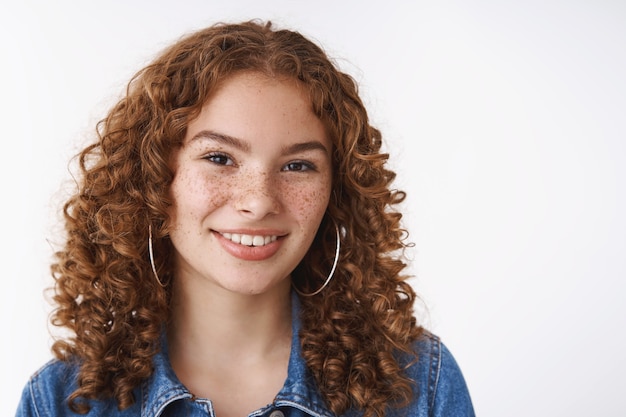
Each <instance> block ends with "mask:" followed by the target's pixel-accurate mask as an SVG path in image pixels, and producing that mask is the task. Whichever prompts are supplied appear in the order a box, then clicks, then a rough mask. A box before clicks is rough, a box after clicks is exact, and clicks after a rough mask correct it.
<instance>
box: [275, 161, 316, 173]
mask: <svg viewBox="0 0 626 417" xmlns="http://www.w3.org/2000/svg"><path fill="white" fill-rule="evenodd" d="M311 170H315V166H314V165H313V164H311V163H310V162H304V161H294V162H289V163H288V164H287V165H285V167H284V168H283V171H311Z"/></svg>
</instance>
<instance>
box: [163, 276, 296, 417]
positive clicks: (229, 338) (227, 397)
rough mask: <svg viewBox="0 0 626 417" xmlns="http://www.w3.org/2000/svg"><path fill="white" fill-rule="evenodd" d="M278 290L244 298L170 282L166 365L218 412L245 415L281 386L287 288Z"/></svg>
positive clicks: (224, 416)
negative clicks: (172, 287)
mask: <svg viewBox="0 0 626 417" xmlns="http://www.w3.org/2000/svg"><path fill="white" fill-rule="evenodd" d="M285 290H286V291H285ZM284 293H286V295H283V296H281V297H266V296H254V297H252V298H254V301H253V302H250V301H251V300H247V299H245V298H250V296H242V295H238V294H232V293H230V294H228V293H227V292H222V293H221V294H220V293H218V292H216V291H215V289H211V291H206V289H205V291H202V289H201V288H197V287H196V286H186V287H183V286H181V285H175V291H174V294H177V296H176V299H175V300H173V301H174V303H173V306H174V315H173V323H175V325H172V326H171V327H170V329H169V333H168V338H169V340H170V342H169V343H170V360H171V363H172V367H173V369H174V370H175V372H176V375H177V376H178V378H179V379H180V380H181V382H182V383H183V384H184V385H185V386H186V387H187V388H188V389H189V390H190V392H192V393H193V394H194V395H195V396H197V397H201V398H210V399H211V401H212V403H213V407H214V409H215V411H216V415H217V416H218V417H231V416H233V417H234V416H238V417H241V416H246V415H248V414H249V413H250V412H252V411H254V410H257V409H259V408H262V407H264V406H266V405H267V404H270V403H271V402H272V401H273V399H274V397H275V396H276V394H277V393H278V391H279V390H280V389H281V388H282V386H283V384H284V382H285V378H286V377H287V365H288V362H289V353H290V346H291V314H290V305H289V304H290V303H289V302H288V300H289V294H288V293H289V287H287V288H286V289H284Z"/></svg>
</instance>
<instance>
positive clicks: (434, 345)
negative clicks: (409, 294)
mask: <svg viewBox="0 0 626 417" xmlns="http://www.w3.org/2000/svg"><path fill="white" fill-rule="evenodd" d="M414 351H415V353H416V354H417V357H418V359H417V361H416V362H414V363H412V364H411V365H410V366H409V367H408V368H407V373H408V376H409V377H410V378H411V379H412V380H413V381H415V383H416V399H415V401H414V404H412V407H413V408H414V409H415V410H416V411H417V410H421V411H422V414H423V412H427V413H428V414H423V415H429V416H430V415H432V416H448V415H454V416H474V411H473V407H472V401H471V398H470V395H469V391H468V389H467V384H466V383H465V378H464V377H463V373H462V372H461V368H460V367H459V365H458V364H457V362H456V360H455V359H454V356H452V353H451V352H450V351H449V350H448V348H447V347H446V345H445V344H443V342H442V341H441V339H440V338H439V337H438V336H436V335H434V334H432V333H430V332H426V331H425V332H424V334H423V335H422V336H421V337H420V338H419V339H418V340H417V341H416V342H415V344H414ZM422 414H420V413H419V412H415V413H413V412H410V413H409V415H411V416H413V415H422Z"/></svg>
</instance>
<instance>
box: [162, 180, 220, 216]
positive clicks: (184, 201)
mask: <svg viewBox="0 0 626 417" xmlns="http://www.w3.org/2000/svg"><path fill="white" fill-rule="evenodd" d="M231 189H232V184H231V183H230V181H228V180H225V179H224V178H220V177H217V178H215V177H214V176H210V175H198V174H194V173H192V172H181V173H179V174H178V175H177V176H176V177H175V179H174V182H173V183H172V186H171V188H170V192H171V196H172V199H173V201H174V204H173V207H172V212H171V215H173V216H172V217H173V219H172V220H175V219H174V217H180V216H190V217H192V218H196V217H197V218H201V217H203V216H205V215H206V214H207V213H209V212H211V211H213V210H214V209H216V208H218V207H220V206H222V205H223V204H224V203H225V201H226V200H227V199H228V191H229V190H231ZM180 220H181V219H180V218H179V219H178V221H180ZM175 221H176V220H175Z"/></svg>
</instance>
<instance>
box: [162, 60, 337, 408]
mask: <svg viewBox="0 0 626 417" xmlns="http://www.w3.org/2000/svg"><path fill="white" fill-rule="evenodd" d="M331 149H332V144H331V142H330V140H329V138H328V136H327V133H326V129H325V128H324V126H323V124H322V122H321V121H320V120H319V119H318V118H317V117H316V116H315V115H314V114H313V112H312V110H311V104H310V100H309V99H308V97H307V95H306V94H305V93H304V92H303V90H302V88H301V86H299V85H298V84H297V81H295V80H285V79H270V78H267V77H265V76H262V75H258V74H250V73H245V74H239V75H235V76H233V77H232V78H229V79H227V80H226V81H225V82H224V84H223V85H222V86H221V88H220V89H218V91H217V92H216V93H215V94H214V95H213V97H212V98H211V99H210V100H209V101H208V102H207V104H206V105H205V106H204V108H203V110H202V112H201V113H200V115H199V116H198V118H197V119H196V120H194V121H192V122H191V123H190V124H189V126H188V129H187V135H186V137H185V140H184V143H183V146H182V147H181V148H180V149H179V150H177V152H176V154H175V155H174V157H173V163H172V164H173V168H174V172H175V176H174V180H173V182H172V186H171V189H170V193H171V195H172V200H173V204H172V207H171V212H170V219H171V229H170V238H171V241H172V244H173V246H174V276H175V277H174V279H173V283H172V285H173V287H172V317H171V321H170V323H169V328H168V345H169V353H170V361H171V364H172V367H173V369H174V372H175V373H176V375H177V376H178V378H179V379H180V380H181V382H182V383H183V384H184V385H185V386H186V387H187V388H188V389H189V390H190V392H191V393H192V394H194V395H195V396H197V397H202V398H207V399H210V400H211V402H212V404H213V407H214V409H215V411H216V415H217V417H231V416H232V417H234V416H237V417H241V416H245V415H248V414H250V413H251V412H253V411H255V410H258V409H259V408H262V407H264V406H266V405H268V404H270V403H272V401H273V400H274V397H275V396H276V394H277V393H278V392H279V391H280V389H281V388H282V386H283V385H284V382H285V379H286V377H287V367H288V363H289V354H290V347H291V305H290V304H291V297H290V286H291V280H290V273H291V271H293V269H294V268H295V267H296V266H297V265H298V263H299V262H300V261H301V260H302V257H303V256H304V255H305V253H306V251H307V250H308V248H309V247H310V245H311V243H312V241H313V239H314V238H315V234H316V232H317V229H318V228H319V225H320V222H321V221H322V218H323V216H324V213H325V212H326V209H327V206H328V201H329V198H330V189H331V182H332V181H331V177H332V167H331Z"/></svg>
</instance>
